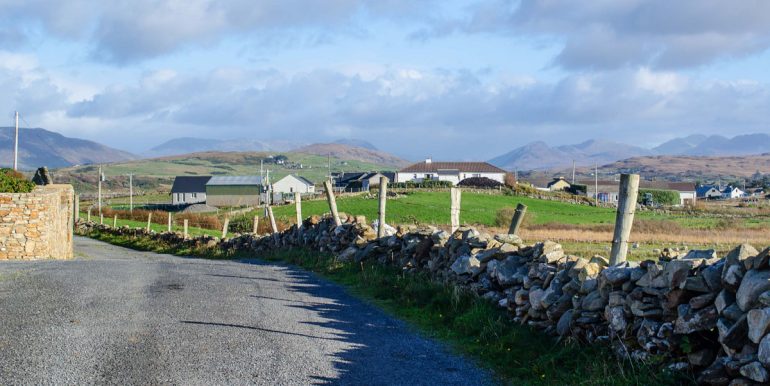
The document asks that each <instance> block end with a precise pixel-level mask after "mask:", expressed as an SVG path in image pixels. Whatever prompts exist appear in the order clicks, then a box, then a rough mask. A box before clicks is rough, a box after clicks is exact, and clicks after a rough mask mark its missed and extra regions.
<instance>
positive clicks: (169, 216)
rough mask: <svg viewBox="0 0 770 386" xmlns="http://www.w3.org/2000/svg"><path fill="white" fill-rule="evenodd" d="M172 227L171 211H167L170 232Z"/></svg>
mask: <svg viewBox="0 0 770 386" xmlns="http://www.w3.org/2000/svg"><path fill="white" fill-rule="evenodd" d="M172 228H173V222H172V220H171V212H168V231H169V232H171V229H172Z"/></svg>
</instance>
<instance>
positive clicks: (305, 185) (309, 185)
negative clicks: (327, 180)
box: [273, 174, 315, 194]
mask: <svg viewBox="0 0 770 386" xmlns="http://www.w3.org/2000/svg"><path fill="white" fill-rule="evenodd" d="M273 192H276V193H283V194H287V193H294V192H299V193H303V194H305V193H315V184H314V183H313V182H312V181H310V180H308V179H307V178H305V177H300V176H295V175H293V174H289V175H288V176H286V177H283V178H281V179H280V180H278V181H276V182H274V183H273Z"/></svg>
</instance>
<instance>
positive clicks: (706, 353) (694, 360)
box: [687, 348, 716, 367]
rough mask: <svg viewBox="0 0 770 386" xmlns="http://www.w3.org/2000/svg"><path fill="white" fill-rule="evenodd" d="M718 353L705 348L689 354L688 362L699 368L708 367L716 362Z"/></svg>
mask: <svg viewBox="0 0 770 386" xmlns="http://www.w3.org/2000/svg"><path fill="white" fill-rule="evenodd" d="M715 357H716V353H715V352H714V350H712V349H708V348H704V349H701V350H698V351H695V352H692V353H690V354H687V361H688V362H690V364H691V365H693V366H697V367H703V366H708V365H709V364H711V363H712V362H713V361H714V358H715Z"/></svg>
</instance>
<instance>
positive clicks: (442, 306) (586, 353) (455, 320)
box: [87, 232, 692, 385]
mask: <svg viewBox="0 0 770 386" xmlns="http://www.w3.org/2000/svg"><path fill="white" fill-rule="evenodd" d="M87 236H90V237H93V238H95V239H98V240H102V241H106V242H109V243H112V244H116V245H120V246H124V247H129V248H133V249H139V250H145V251H153V252H157V253H170V254H175V255H180V256H195V257H203V258H215V259H222V258H255V257H256V258H261V259H264V260H268V261H279V262H285V263H289V264H292V265H295V266H298V267H301V268H303V269H305V270H308V271H311V272H314V273H316V274H318V275H319V276H321V277H324V278H326V279H328V280H330V281H332V282H335V283H338V284H341V285H343V286H345V287H346V288H347V289H348V291H349V292H350V293H351V294H353V295H354V296H356V297H359V298H361V299H364V300H366V301H369V302H371V303H373V304H374V305H376V306H378V307H380V308H382V309H383V310H385V311H386V312H388V313H390V314H392V315H394V316H396V317H398V318H400V319H402V320H405V321H407V322H408V323H410V324H411V325H412V326H413V327H415V328H416V329H417V330H418V331H420V332H421V333H422V334H423V335H425V336H428V337H430V338H435V339H438V340H440V341H442V342H444V343H446V344H448V346H449V347H451V348H452V349H453V350H454V351H456V352H458V353H462V354H464V355H467V356H468V357H469V358H472V359H473V360H474V361H476V363H478V364H479V365H480V366H482V367H485V368H489V369H491V370H493V372H494V373H495V375H496V376H497V377H498V380H499V381H500V382H501V383H505V384H515V385H676V384H688V383H692V380H691V379H689V378H687V377H686V376H685V375H683V374H676V373H671V372H668V371H666V370H665V369H663V368H661V366H660V365H659V363H660V362H659V361H660V360H661V358H655V359H653V360H652V361H651V362H650V363H648V364H642V365H640V364H631V363H630V362H624V361H621V360H618V359H617V358H616V357H615V356H614V354H612V353H611V352H610V351H609V349H608V348H606V347H602V346H598V345H594V346H587V345H583V344H580V343H578V342H574V341H557V340H554V339H552V338H551V337H549V336H547V335H545V334H543V333H541V332H539V331H536V330H533V329H530V328H528V327H525V326H520V325H518V324H515V323H513V322H512V321H511V320H510V318H509V317H508V315H507V314H506V312H504V311H503V310H500V309H498V308H497V307H495V305H493V304H491V303H489V302H487V301H485V300H483V299H481V298H479V297H478V296H476V295H474V294H473V293H471V292H469V291H466V290H462V289H459V288H458V287H455V286H453V285H450V284H444V283H440V282H437V281H434V280H431V279H430V278H429V277H428V276H427V275H425V274H405V273H403V272H401V271H400V270H398V269H396V268H395V267H386V266H381V265H378V264H369V263H364V264H360V265H358V264H355V263H340V262H337V261H335V260H334V258H333V257H332V256H331V255H329V254H323V253H318V252H314V251H310V250H308V249H291V250H284V251H276V252H271V253H267V254H261V255H255V254H252V253H248V254H227V253H225V252H222V251H220V250H212V249H207V248H202V249H190V248H182V247H179V246H175V245H170V244H166V243H162V242H157V241H152V240H149V239H147V238H131V237H127V236H114V235H110V234H106V233H98V232H94V233H92V234H89V235H87Z"/></svg>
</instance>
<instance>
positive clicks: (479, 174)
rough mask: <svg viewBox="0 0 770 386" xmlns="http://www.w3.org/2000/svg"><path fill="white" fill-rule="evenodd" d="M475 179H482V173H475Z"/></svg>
mask: <svg viewBox="0 0 770 386" xmlns="http://www.w3.org/2000/svg"><path fill="white" fill-rule="evenodd" d="M473 177H475V178H478V177H481V173H473Z"/></svg>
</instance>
